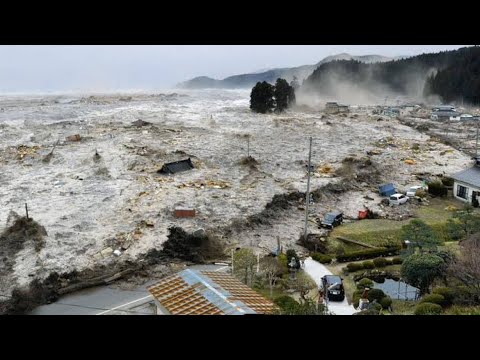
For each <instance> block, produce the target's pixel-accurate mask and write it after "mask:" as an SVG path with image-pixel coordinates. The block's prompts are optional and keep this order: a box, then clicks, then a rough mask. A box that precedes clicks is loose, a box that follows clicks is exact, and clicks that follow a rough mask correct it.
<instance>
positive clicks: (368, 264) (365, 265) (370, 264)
mask: <svg viewBox="0 0 480 360" xmlns="http://www.w3.org/2000/svg"><path fill="white" fill-rule="evenodd" d="M362 265H363V268H364V269H366V270H368V269H375V264H374V263H373V261H371V260H367V261H364V262H363V263H362Z"/></svg>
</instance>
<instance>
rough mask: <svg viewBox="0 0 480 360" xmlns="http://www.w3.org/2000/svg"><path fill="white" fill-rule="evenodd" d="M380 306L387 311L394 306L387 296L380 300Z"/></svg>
mask: <svg viewBox="0 0 480 360" xmlns="http://www.w3.org/2000/svg"><path fill="white" fill-rule="evenodd" d="M380 305H382V308H384V309H385V310H386V309H388V308H389V307H390V306H392V298H391V297H390V296H385V297H383V298H382V299H381V300H380Z"/></svg>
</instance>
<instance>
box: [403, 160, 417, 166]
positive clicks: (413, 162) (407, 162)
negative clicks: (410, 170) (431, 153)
mask: <svg viewBox="0 0 480 360" xmlns="http://www.w3.org/2000/svg"><path fill="white" fill-rule="evenodd" d="M416 163H417V162H416V161H415V160H413V159H407V160H405V164H408V165H414V164H416Z"/></svg>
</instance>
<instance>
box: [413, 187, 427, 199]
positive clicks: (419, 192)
mask: <svg viewBox="0 0 480 360" xmlns="http://www.w3.org/2000/svg"><path fill="white" fill-rule="evenodd" d="M427 194H428V193H427V192H426V191H425V190H423V189H418V190H417V191H416V192H415V196H418V197H419V198H421V199H425V198H426V197H427Z"/></svg>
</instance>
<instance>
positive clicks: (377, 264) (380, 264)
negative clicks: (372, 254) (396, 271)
mask: <svg viewBox="0 0 480 360" xmlns="http://www.w3.org/2000/svg"><path fill="white" fill-rule="evenodd" d="M373 263H374V264H375V267H377V268H382V267H385V266H387V259H384V258H376V259H373Z"/></svg>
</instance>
